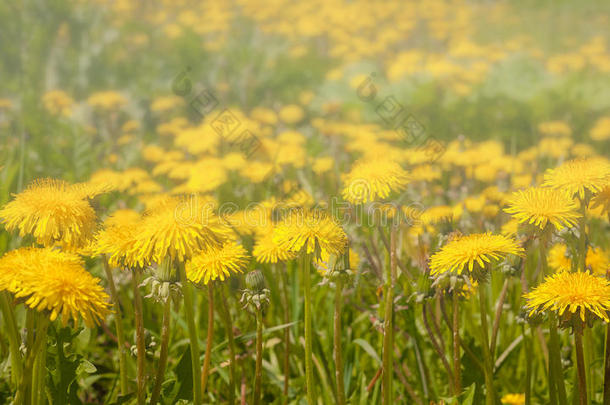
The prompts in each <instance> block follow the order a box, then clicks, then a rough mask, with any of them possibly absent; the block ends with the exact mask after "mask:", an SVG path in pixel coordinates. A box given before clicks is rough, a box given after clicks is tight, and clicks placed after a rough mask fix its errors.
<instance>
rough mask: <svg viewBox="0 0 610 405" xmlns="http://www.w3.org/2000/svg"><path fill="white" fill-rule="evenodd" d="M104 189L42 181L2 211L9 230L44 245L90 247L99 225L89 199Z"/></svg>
mask: <svg viewBox="0 0 610 405" xmlns="http://www.w3.org/2000/svg"><path fill="white" fill-rule="evenodd" d="M103 191H104V190H103V187H102V186H97V185H91V184H77V185H70V184H68V183H66V182H64V181H61V180H52V179H43V180H37V181H35V182H33V183H32V184H30V185H29V186H28V187H27V188H26V189H25V190H24V191H22V192H21V193H19V194H17V195H15V198H14V199H13V201H11V202H9V203H8V204H6V205H5V206H4V208H3V209H2V210H0V217H1V218H2V221H3V222H4V224H5V226H6V229H7V230H9V231H13V230H16V229H19V235H20V236H25V235H27V234H31V235H33V236H34V238H36V241H37V242H38V243H39V244H41V245H44V246H53V245H54V244H56V243H57V244H59V245H61V246H62V247H63V248H65V249H72V250H74V249H78V248H81V247H84V246H85V245H87V243H88V242H89V241H90V239H91V238H92V236H93V233H94V231H95V226H96V215H95V211H94V210H93V208H92V207H91V204H90V203H89V201H88V198H91V197H93V196H95V195H97V194H99V193H101V192H103Z"/></svg>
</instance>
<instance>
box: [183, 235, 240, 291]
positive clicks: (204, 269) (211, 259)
mask: <svg viewBox="0 0 610 405" xmlns="http://www.w3.org/2000/svg"><path fill="white" fill-rule="evenodd" d="M247 264H248V253H247V252H246V249H244V248H243V246H242V245H239V244H237V243H236V242H227V243H225V244H223V245H222V246H217V247H213V246H210V247H208V248H206V249H204V250H202V251H201V252H199V253H197V254H196V255H195V256H193V258H192V259H191V260H189V261H188V262H187V263H186V266H185V270H186V277H187V278H188V279H189V280H191V281H192V282H193V283H195V284H201V285H207V284H208V283H209V282H210V280H211V281H214V280H216V279H220V280H221V281H224V279H225V278H227V277H229V276H230V275H231V273H241V272H243V270H244V268H245V267H246V266H247Z"/></svg>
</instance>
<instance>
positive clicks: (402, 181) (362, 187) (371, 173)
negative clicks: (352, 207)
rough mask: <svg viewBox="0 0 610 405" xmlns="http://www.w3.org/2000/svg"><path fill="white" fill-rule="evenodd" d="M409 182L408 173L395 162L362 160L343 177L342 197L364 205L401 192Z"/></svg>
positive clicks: (379, 159) (376, 159) (375, 159)
mask: <svg viewBox="0 0 610 405" xmlns="http://www.w3.org/2000/svg"><path fill="white" fill-rule="evenodd" d="M408 181H409V178H408V176H407V172H406V171H405V170H404V169H403V168H402V167H401V166H400V165H399V164H398V163H396V162H395V161H392V160H388V159H381V158H374V159H367V160H361V161H359V162H356V163H355V164H354V166H353V167H352V169H351V170H350V172H349V173H347V174H346V175H345V176H344V177H343V183H344V185H345V186H344V188H343V191H342V195H343V198H344V199H345V200H347V201H349V202H350V203H352V204H362V203H366V202H369V201H376V200H379V199H383V198H386V197H388V196H389V195H390V193H392V192H396V191H401V190H403V189H404V188H405V186H406V185H407V183H408Z"/></svg>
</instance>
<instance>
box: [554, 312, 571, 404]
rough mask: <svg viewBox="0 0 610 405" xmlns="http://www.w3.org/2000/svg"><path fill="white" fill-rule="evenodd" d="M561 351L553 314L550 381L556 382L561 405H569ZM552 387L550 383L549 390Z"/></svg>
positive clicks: (555, 319)
mask: <svg viewBox="0 0 610 405" xmlns="http://www.w3.org/2000/svg"><path fill="white" fill-rule="evenodd" d="M560 350H561V348H560V347H559V335H558V333H557V318H555V316H554V315H552V314H551V315H550V320H549V381H551V380H553V381H555V391H556V392H557V399H558V401H559V405H567V403H568V399H567V394H566V387H565V383H564V380H563V367H562V366H561V353H560ZM551 387H552V385H551V384H550V383H549V389H552V388H551Z"/></svg>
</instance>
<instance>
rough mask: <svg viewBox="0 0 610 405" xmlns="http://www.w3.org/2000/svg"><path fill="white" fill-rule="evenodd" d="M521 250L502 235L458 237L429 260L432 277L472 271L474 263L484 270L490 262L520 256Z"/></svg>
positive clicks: (484, 234) (511, 240)
mask: <svg viewBox="0 0 610 405" xmlns="http://www.w3.org/2000/svg"><path fill="white" fill-rule="evenodd" d="M522 252H523V248H521V247H520V246H519V244H518V243H517V241H515V240H513V239H510V238H508V237H506V236H504V235H492V234H491V233H481V234H473V235H468V236H460V237H457V238H456V239H453V240H451V241H450V242H448V243H447V244H445V246H443V247H442V248H441V250H440V251H438V252H436V253H435V254H434V255H432V257H431V258H430V270H431V273H432V275H436V274H440V273H444V272H455V273H458V274H461V273H462V272H463V271H464V269H466V268H468V271H469V272H471V273H472V272H473V271H474V267H475V263H476V264H478V265H479V266H480V267H481V268H484V267H485V265H486V264H487V263H491V261H492V260H499V259H501V258H503V257H506V256H507V255H509V254H513V255H520V254H521V253H522Z"/></svg>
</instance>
